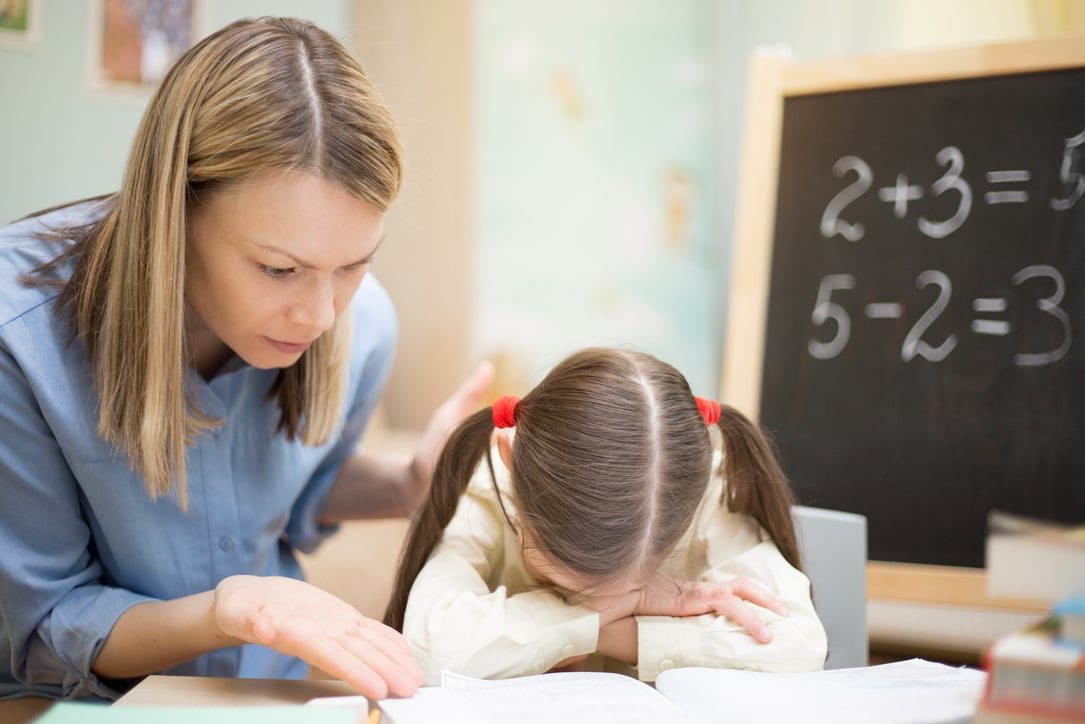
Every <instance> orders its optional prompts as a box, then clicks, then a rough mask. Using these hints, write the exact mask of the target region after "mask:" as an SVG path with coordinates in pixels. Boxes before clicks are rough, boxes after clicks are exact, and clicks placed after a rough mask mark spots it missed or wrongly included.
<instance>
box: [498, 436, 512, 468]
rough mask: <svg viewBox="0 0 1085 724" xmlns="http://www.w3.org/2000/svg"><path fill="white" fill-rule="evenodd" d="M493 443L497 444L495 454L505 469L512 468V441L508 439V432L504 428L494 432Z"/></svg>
mask: <svg viewBox="0 0 1085 724" xmlns="http://www.w3.org/2000/svg"><path fill="white" fill-rule="evenodd" d="M494 442H496V443H497V454H498V455H500V456H501V462H503V463H505V467H506V468H511V467H512V440H510V439H509V431H508V430H506V429H504V428H498V429H496V430H494Z"/></svg>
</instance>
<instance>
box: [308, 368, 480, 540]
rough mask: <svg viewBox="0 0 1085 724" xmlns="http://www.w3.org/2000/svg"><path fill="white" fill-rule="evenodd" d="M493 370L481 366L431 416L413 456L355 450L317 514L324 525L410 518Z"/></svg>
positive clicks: (478, 402) (478, 403) (476, 407)
mask: <svg viewBox="0 0 1085 724" xmlns="http://www.w3.org/2000/svg"><path fill="white" fill-rule="evenodd" d="M493 374H494V371H493V366H492V365H491V364H490V363H489V362H484V363H482V364H480V365H479V366H478V367H477V368H476V369H475V371H474V372H473V373H472V374H471V376H470V377H468V378H467V379H466V380H465V381H464V382H463V383H462V384H461V385H460V386H459V388H458V389H457V390H456V391H455V392H454V393H452V396H451V397H449V398H448V399H447V400H446V401H445V402H444V403H443V404H442V405H441V406H440V407H438V408H437V411H436V412H434V413H433V416H432V417H431V418H430V421H429V424H428V425H427V426H426V430H425V432H424V433H423V434H422V438H421V440H420V441H419V443H418V448H417V450H416V451H415V454H414V457H413V458H407V457H406V456H403V457H392V456H375V455H370V454H367V453H362V452H358V453H355V454H354V455H351V456H350V457H349V458H348V459H347V460H346V462H345V463H344V464H343V466H342V468H340V471H339V473H338V475H337V476H336V479H335V483H334V484H333V486H332V488H331V490H330V491H329V492H328V496H327V498H325V502H324V507H323V508H322V510H321V514H320V522H321V523H322V524H328V525H330V524H335V523H341V522H343V521H345V520H354V519H363V518H400V517H404V516H407V515H410V514H411V513H412V512H414V510H415V509H416V508H417V507H418V505H419V504H420V503H421V502H422V500H423V499H424V498H425V495H426V492H427V491H428V490H429V484H430V480H431V479H432V477H433V468H434V466H435V465H436V463H437V456H438V455H439V454H440V452H441V447H442V446H443V445H444V442H445V440H446V439H447V438H448V435H449V433H451V432H452V430H453V428H455V427H456V425H458V424H459V423H460V421H461V420H463V418H464V417H466V416H467V415H469V414H471V413H472V412H474V411H475V410H477V409H478V408H479V406H480V405H481V404H482V399H483V397H484V396H485V394H486V391H487V390H488V389H489V387H490V384H491V382H492V381H493Z"/></svg>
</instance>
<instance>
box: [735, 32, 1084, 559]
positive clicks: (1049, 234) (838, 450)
mask: <svg viewBox="0 0 1085 724" xmlns="http://www.w3.org/2000/svg"><path fill="white" fill-rule="evenodd" d="M1040 47H1041V45H1040V44H1039V43H1037V44H1034V45H1029V44H1017V45H1015V46H1013V48H1012V52H1010V53H1008V54H1007V55H1006V56H1005V58H1006V59H1003V60H1002V61H1000V62H998V63H995V64H994V65H995V66H997V67H993V68H992V67H984V66H983V65H982V63H980V64H979V65H977V63H976V56H975V55H974V54H967V53H965V54H957V55H953V54H949V55H948V56H947V55H945V54H943V55H942V56H937V55H936V56H933V57H932V61H931V64H930V66H929V67H931V68H935V69H936V70H935V71H932V72H931V73H930V74H929V77H920V79H919V80H914V79H912V80H909V78H910V76H909V74H908V73H901V72H900V71H899V68H895V66H894V64H893V62H892V59H886V60H885V62H883V63H881V64H880V65H879V66H878V67H879V68H881V69H882V70H883V71H885V72H886V74H887V75H886V77H885V78H882V79H879V78H878V77H877V73H874V74H873V77H868V78H865V79H863V80H862V81H861V82H855V79H854V77H853V76H854V75H855V73H853V72H852V71H853V70H854V68H851V69H848V68H847V66H846V65H845V64H837V65H835V66H834V68H835V70H834V73H835V75H836V76H840V77H846V78H847V79H848V80H847V82H846V83H844V84H843V85H844V86H848V87H846V88H845V89H843V90H836V89H833V88H832V87H831V86H832V83H821V85H827V86H829V88H828V90H825V89H818V90H817V91H815V92H811V91H809V90H808V87H809V84H805V82H799V83H795V82H792V85H793V86H796V85H797V86H801V87H802V90H801V91H799V92H793V91H789V90H787V88H788V82H789V81H788V80H787V79H786V77H783V76H781V75H776V76H770V80H773V81H774V83H775V85H774V84H773V83H772V82H770V83H769V85H770V86H773V85H774V87H775V88H776V89H777V90H780V89H783V90H780V95H779V98H778V99H777V101H776V102H778V107H776V108H775V110H773V112H774V113H775V114H776V116H775V117H773V116H772V114H771V113H770V114H769V116H768V121H767V122H766V121H765V119H764V118H762V119H761V120H760V123H758V120H757V119H751V120H752V122H751V121H748V123H747V128H748V129H751V128H757V127H758V125H760V126H767V127H768V128H769V129H770V133H772V134H773V136H774V137H773V138H772V139H769V141H768V142H769V143H772V144H774V147H773V148H772V150H771V152H768V151H765V152H762V153H761V154H760V155H757V151H756V149H755V150H754V151H753V152H752V154H751V158H747V160H746V168H747V171H748V173H747V176H749V175H750V173H749V168H750V164H751V162H753V163H760V164H762V165H767V164H771V165H772V169H774V171H775V175H774V176H773V175H772V174H770V173H768V172H767V171H764V170H763V169H762V170H759V171H756V172H754V173H753V177H752V179H751V178H747V180H748V181H750V182H751V183H752V184H753V185H754V187H755V188H754V189H753V190H747V193H748V198H747V199H746V201H747V202H748V203H749V204H750V207H751V208H752V209H753V211H752V212H750V213H751V214H752V215H753V216H755V215H756V214H757V213H758V211H757V209H758V208H759V207H765V208H766V209H767V210H768V212H769V214H770V218H769V219H768V220H761V221H758V220H757V219H753V220H752V221H751V218H752V216H751V217H750V218H747V220H746V222H745V224H743V223H742V222H741V221H740V224H739V228H738V230H737V232H736V239H735V245H736V256H738V255H740V251H739V249H740V248H741V247H742V246H743V245H746V246H749V245H755V246H756V245H763V246H765V245H767V247H768V248H767V249H763V250H761V251H760V252H758V253H760V254H761V258H762V259H763V262H762V264H763V266H764V269H762V270H760V271H758V268H757V265H756V264H754V265H753V267H752V268H753V271H752V272H751V271H750V268H751V267H750V265H749V264H746V265H745V266H743V265H742V264H741V263H738V262H736V269H735V281H734V282H733V285H734V286H735V290H733V295H732V300H733V301H734V300H735V298H736V297H737V299H738V304H737V305H735V306H734V308H732V309H731V310H730V312H731V314H730V317H729V328H728V334H727V344H728V347H729V349H727V350H725V353H727V354H730V355H731V356H732V358H731V359H730V360H729V361H730V369H728V367H727V363H728V358H727V357H726V356H725V369H724V398H725V399H727V398H728V392H729V391H730V392H731V393H736V391H739V390H742V392H739V393H738V394H737V396H738V397H740V398H742V397H743V395H745V398H744V399H740V401H739V402H740V404H742V403H743V402H744V401H748V404H749V403H752V404H754V405H755V409H756V413H757V415H758V416H759V419H760V422H761V423H762V425H763V426H764V427H765V428H766V430H768V431H769V432H770V433H771V434H772V435H773V437H774V438H775V441H776V444H777V447H778V449H779V451H780V454H781V459H782V463H783V466H784V469H785V472H786V473H787V474H788V475H789V477H790V478H791V479H792V481H793V484H794V486H795V489H796V493H797V495H798V498H799V501H800V502H801V503H803V504H806V505H812V506H819V507H825V508H833V509H839V510H846V511H851V512H857V513H862V514H864V515H866V516H867V519H868V536H869V541H868V547H869V555H870V558H871V559H872V560H879V561H894V562H907V563H918V564H937V565H949V566H964V567H982V566H983V549H984V539H985V536H986V517H987V513H988V511H989V510H991V509H999V510H1005V511H1011V512H1016V513H1021V514H1025V515H1032V516H1037V517H1042V518H1049V519H1053V520H1058V521H1064V522H1073V523H1081V522H1082V521H1085V289H1083V284H1085V49H1080V50H1079V48H1083V46H1082V45H1081V43H1080V39H1079V41H1078V43H1076V44H1063V45H1062V46H1061V50H1060V53H1061V54H1060V55H1059V57H1057V58H1056V59H1055V60H1054V61H1052V59H1051V55H1050V52H1051V49H1050V47H1049V48H1048V49H1047V50H1044V51H1040V50H1038V49H1039V48H1040ZM1033 49H1037V53H1039V54H1040V55H1043V53H1047V54H1048V55H1044V57H1043V58H1042V61H1043V62H1040V63H1037V62H1036V54H1033V53H1031V51H1032V50H1033ZM995 55H996V56H997V54H995ZM917 57H918V56H909V58H908V60H909V62H910V63H911V66H912V67H922V63H919V64H918V66H917V64H916V58H917ZM961 58H964V59H965V60H966V62H965V63H964V65H965V66H966V68H965V69H964V70H962V71H961V72H960V76H961V77H955V70H954V67H953V63H952V62H949V63H948V67H947V62H946V61H947V59H948V60H949V61H953V60H955V59H961ZM779 67H784V71H777V72H778V73H780V72H782V73H784V74H785V75H786V72H787V71H786V65H784V66H779ZM841 68H844V69H845V70H844V71H840V69H841ZM886 69H888V70H886ZM800 70H801V72H800V73H799V75H800V76H802V77H803V78H808V77H812V75H815V74H814V73H812V72H811V71H810V69H809V68H806V69H800ZM804 74H805V75H804ZM920 75H922V74H920ZM761 77H762V80H763V79H764V77H765V76H764V73H762V76H761ZM782 77H783V79H782V80H781V78H782ZM815 85H817V84H815ZM765 92H766V91H764V90H763V89H762V93H765ZM755 93H756V90H755ZM751 102H754V103H756V102H757V101H756V99H754V100H753V101H751ZM772 102H773V101H772V99H768V100H766V99H764V98H762V99H761V107H762V110H763V109H764V108H765V107H768V108H770V109H772V106H771V105H769V106H766V105H765V104H766V103H769V104H771V103H772ZM756 110H757V109H756V108H755V109H754V112H756ZM777 131H778V133H777ZM758 133H761V132H760V131H758ZM762 140H763V142H764V139H762ZM758 174H763V175H764V176H765V178H764V179H763V178H761V177H760V176H759V175H758ZM758 188H759V189H760V190H761V192H762V193H765V194H767V195H768V196H769V198H768V199H767V200H766V199H761V198H758V197H757V193H758ZM742 203H743V200H742V199H740V206H741V205H742ZM739 261H741V260H739ZM743 274H746V275H752V276H753V277H754V278H755V279H754V281H750V280H749V279H746V278H743V276H742V275H743ZM762 275H763V276H764V278H765V281H767V285H766V286H767V289H764V290H755V291H751V289H753V288H754V287H755V285H756V281H757V278H759V277H761V276H762ZM759 295H760V296H759ZM762 310H763V311H762ZM746 318H750V319H752V320H753V322H750V321H749V319H746ZM758 325H761V326H762V329H759V330H754V331H755V332H756V333H751V329H753V328H754V327H756V326H758ZM759 335H760V336H759ZM750 346H754V347H758V348H759V350H760V356H759V357H756V358H753V361H750V359H749V352H748V347H750ZM730 347H735V348H736V349H735V350H732V349H730ZM736 350H737V351H736ZM742 355H745V356H746V358H747V359H743V360H740V359H738V357H739V356H742ZM754 366H756V367H757V369H756V374H753V372H754V371H755V370H754ZM742 372H744V373H745V374H740V373H742ZM744 385H746V386H748V385H754V386H755V387H756V393H755V394H756V399H753V398H751V397H750V396H749V395H748V394H747V393H746V392H745V391H744V389H743V386H744Z"/></svg>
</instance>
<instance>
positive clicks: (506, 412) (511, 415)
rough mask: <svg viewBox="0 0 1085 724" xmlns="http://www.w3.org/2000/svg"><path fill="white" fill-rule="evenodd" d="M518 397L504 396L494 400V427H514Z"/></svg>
mask: <svg viewBox="0 0 1085 724" xmlns="http://www.w3.org/2000/svg"><path fill="white" fill-rule="evenodd" d="M519 401H520V398H519V397H513V396H512V395H505V396H504V397H498V398H497V399H496V400H494V404H493V405H492V409H493V413H494V427H516V403H517V402H519Z"/></svg>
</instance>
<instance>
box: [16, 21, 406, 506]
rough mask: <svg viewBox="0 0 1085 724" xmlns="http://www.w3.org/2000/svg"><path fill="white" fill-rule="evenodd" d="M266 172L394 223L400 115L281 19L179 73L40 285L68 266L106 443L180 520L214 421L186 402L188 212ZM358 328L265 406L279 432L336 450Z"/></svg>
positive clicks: (345, 55)
mask: <svg viewBox="0 0 1085 724" xmlns="http://www.w3.org/2000/svg"><path fill="white" fill-rule="evenodd" d="M273 169H293V170H297V171H302V172H306V173H312V174H316V175H319V176H321V177H322V178H325V179H327V180H329V181H332V182H334V183H336V184H339V185H340V186H342V187H343V188H344V189H346V190H347V191H349V192H350V193H351V194H353V195H354V196H356V197H357V198H359V199H361V200H363V201H364V202H366V203H367V204H369V205H370V206H371V207H372V208H374V209H376V210H377V211H381V212H383V211H386V210H387V208H388V206H389V204H390V203H391V202H392V200H393V199H394V198H395V196H396V194H397V193H398V191H399V187H400V184H401V182H402V177H403V169H402V152H401V144H400V137H399V131H398V128H397V125H396V123H395V120H394V119H393V117H392V114H391V112H390V111H389V109H388V108H387V107H386V106H385V104H384V103H383V101H382V100H381V99H380V97H379V96H378V94H377V92H376V89H375V88H374V86H373V84H372V82H371V81H370V80H369V78H368V77H367V76H366V74H365V72H364V71H363V70H362V68H361V66H360V65H359V64H358V63H357V61H356V60H355V59H354V58H353V57H352V56H351V55H350V53H349V52H348V51H347V50H346V48H344V47H343V46H342V45H341V44H340V43H339V42H338V41H337V40H336V39H335V38H334V37H332V36H331V35H330V34H328V33H327V32H325V31H323V30H321V29H320V28H318V27H316V26H315V25H313V24H311V23H308V22H305V21H300V20H293V19H288V18H261V19H257V20H240V21H237V22H235V23H233V24H231V25H229V26H227V27H225V28H223V29H222V30H219V31H218V32H216V33H214V34H212V35H210V36H208V37H207V38H205V39H203V40H202V41H200V42H199V43H198V44H197V45H195V46H193V47H192V48H191V49H190V50H188V52H186V53H185V54H184V55H183V56H181V58H180V59H179V60H178V61H177V62H176V63H175V64H174V66H173V67H172V68H171V69H170V71H169V73H168V74H167V75H166V77H165V78H164V79H163V81H162V83H161V84H160V86H159V87H158V89H157V90H156V92H155V94H154V96H153V97H152V98H151V100H150V103H149V105H148V107H147V110H146V112H145V113H144V115H143V119H142V121H141V123H140V126H139V130H138V132H137V134H136V138H135V142H134V144H133V147H132V152H131V155H130V156H129V160H128V165H127V168H126V171H125V176H124V182H123V184H122V187H121V190H120V191H119V192H118V193H117V194H115V195H113V196H111V197H109V198H107V199H106V200H105V203H106V211H105V214H104V215H103V216H102V217H101V218H100V219H99V220H98V221H97V222H95V223H91V224H89V225H87V226H84V227H80V228H74V229H66V230H57V231H56V232H55V233H54V234H53V236H57V235H60V234H63V235H64V236H65V238H70V239H72V240H73V241H74V244H73V246H71V247H69V248H68V249H67V251H66V252H65V253H63V254H61V255H60V256H58V257H57V258H56V259H54V260H53V261H52V262H50V263H48V264H45V265H43V266H42V267H40V268H39V269H37V270H36V272H37V273H36V276H35V280H36V281H37V283H56V282H55V280H53V281H52V282H50V280H49V279H47V277H48V276H49V274H50V272H52V271H53V270H54V269H55V268H56V267H58V266H59V265H60V263H61V262H62V261H63V260H64V259H66V258H68V257H70V256H74V257H75V259H76V267H75V271H74V273H73V275H72V277H71V279H70V281H68V282H67V283H66V284H65V285H64V289H63V292H62V293H61V297H60V300H59V304H60V307H61V308H69V309H70V310H71V314H72V317H73V328H74V332H75V333H76V334H77V335H78V336H79V337H81V338H82V339H83V341H84V342H85V344H86V346H87V351H88V354H89V357H90V363H91V366H92V367H93V370H94V383H95V387H96V392H97V395H98V399H99V403H100V414H99V420H98V433H99V434H100V435H101V436H102V437H103V438H104V439H106V440H108V441H110V442H111V443H113V444H114V445H116V446H117V447H118V448H120V449H121V450H123V451H125V452H126V453H127V455H128V457H129V459H130V460H131V462H132V465H133V467H134V468H135V469H136V470H138V471H139V472H140V473H141V474H142V475H143V477H144V479H145V481H146V485H147V491H148V493H149V494H150V495H151V496H152V497H156V496H158V495H161V494H164V493H167V492H169V491H171V490H172V491H174V492H175V493H176V494H177V496H178V498H179V501H180V503H181V505H182V506H183V507H184V506H186V505H187V497H186V477H185V447H186V445H188V444H190V443H191V442H192V440H193V439H194V438H195V437H197V436H198V435H199V434H201V433H202V432H203V431H205V430H207V429H208V428H211V427H215V426H216V425H218V424H220V421H217V420H213V419H210V418H208V417H207V416H205V415H204V414H203V413H202V411H200V409H199V408H198V406H197V405H196V403H195V402H194V400H192V399H190V398H189V396H188V394H187V392H186V388H185V382H184V375H185V369H186V366H187V364H188V357H187V352H186V350H185V347H184V280H185V243H186V234H185V228H186V221H187V214H188V211H189V210H190V209H191V208H192V206H193V204H196V203H200V202H201V200H202V199H205V198H207V195H208V194H212V193H214V192H215V191H216V190H217V189H219V188H222V187H224V186H225V185H229V184H238V183H242V182H244V181H246V180H248V179H250V178H252V177H253V176H255V175H256V174H259V173H261V172H264V171H268V170H273ZM349 333H350V319H349V315H348V314H342V315H340V317H339V318H338V319H337V320H336V322H335V325H334V327H333V328H332V329H331V330H329V331H328V332H326V333H325V334H324V335H322V336H321V337H320V338H319V339H318V340H317V341H316V342H315V343H314V344H313V345H312V346H311V347H310V348H309V349H308V350H306V352H305V353H304V354H303V355H302V357H301V359H300V360H299V361H298V362H297V363H296V364H294V365H293V366H291V367H289V368H286V369H283V370H281V371H280V373H279V375H278V378H277V379H276V382H275V384H274V387H273V388H272V390H271V393H270V394H271V396H272V397H274V398H275V399H277V402H278V405H279V410H280V424H279V429H280V431H283V432H284V433H285V434H286V435H287V436H288V437H289V438H290V439H293V438H294V437H295V436H298V435H300V436H301V439H302V440H303V441H304V442H305V443H306V444H311V445H317V444H321V443H323V442H325V441H327V440H328V439H329V438H330V437H331V435H332V433H333V432H334V431H335V428H336V426H337V424H338V421H339V419H340V417H341V415H342V407H343V399H344V394H345V384H346V382H345V372H346V368H347V364H348V362H347V355H348V354H349Z"/></svg>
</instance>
